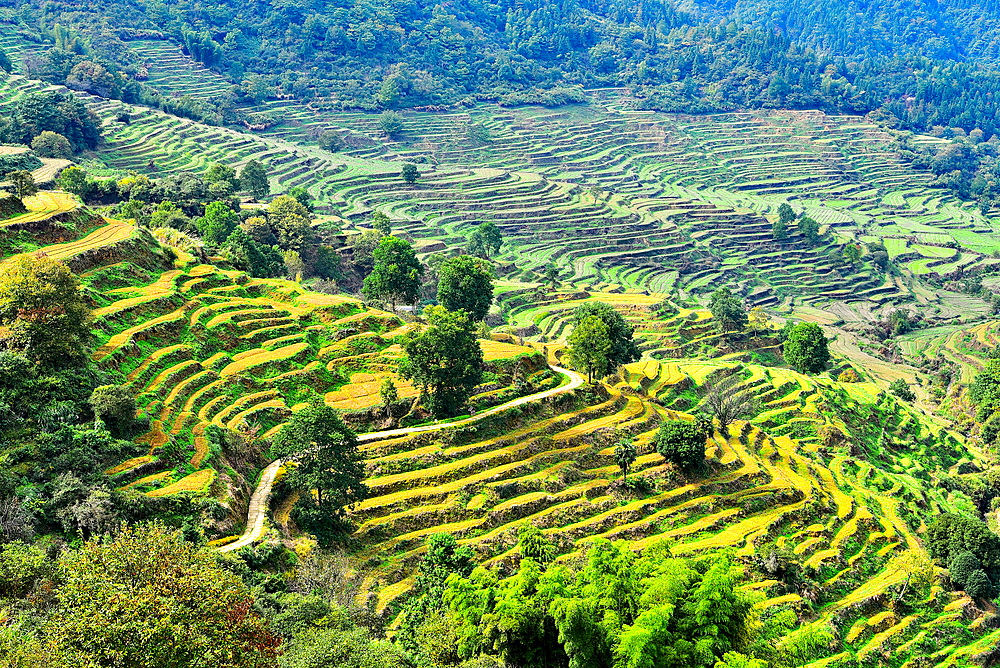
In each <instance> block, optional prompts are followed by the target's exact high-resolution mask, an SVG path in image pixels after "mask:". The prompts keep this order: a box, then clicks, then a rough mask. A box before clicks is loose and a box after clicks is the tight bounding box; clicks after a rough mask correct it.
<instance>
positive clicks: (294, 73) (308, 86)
mask: <svg viewBox="0 0 1000 668" xmlns="http://www.w3.org/2000/svg"><path fill="white" fill-rule="evenodd" d="M683 7H684V9H680V8H678V7H676V6H674V5H673V4H671V3H657V2H645V1H637V0H615V1H613V2H589V1H588V2H564V3H556V2H547V1H545V0H533V1H531V2H516V3H515V2H511V1H502V2H496V3H481V2H456V3H447V4H435V3H430V2H408V3H404V2H391V1H390V2H383V3H378V4H376V5H372V4H371V3H367V2H365V3H361V2H355V3H320V2H317V3H313V4H310V5H306V4H292V3H287V4H286V3H281V4H279V3H276V2H254V3H242V2H236V1H235V0H225V1H224V2H219V3H198V2H194V3H185V4H179V5H167V4H162V3H154V2H150V1H149V0H141V1H140V2H137V3H135V4H131V3H124V2H118V1H116V0H112V1H110V2H107V3H104V4H102V5H100V6H98V5H91V6H90V7H89V8H85V7H81V6H80V5H78V4H76V3H52V2H45V3H41V2H35V3H31V2H25V3H17V5H15V6H14V7H8V8H7V9H5V10H4V13H3V17H4V18H5V19H6V20H7V21H8V22H9V23H11V24H12V26H11V27H12V28H14V29H15V30H16V31H17V33H18V34H19V35H20V37H19V39H20V40H22V41H23V40H27V41H29V42H34V43H37V44H39V45H40V47H41V48H39V49H38V50H36V51H33V52H32V54H31V56H30V57H29V58H26V59H24V60H23V62H21V63H20V65H19V66H20V68H21V70H22V71H23V72H24V73H27V74H31V75H34V76H38V77H40V78H42V79H45V80H48V81H52V82H54V83H65V84H67V85H69V86H70V87H74V88H78V89H82V90H88V91H91V92H98V94H101V95H104V96H111V97H120V98H122V99H125V100H143V101H146V102H149V103H152V104H156V105H159V106H161V108H166V109H168V110H170V111H174V112H179V113H182V114H184V115H188V116H192V117H196V118H200V119H205V120H211V121H212V122H215V123H233V122H240V121H241V120H243V119H242V117H241V116H240V114H239V113H237V112H236V111H235V109H236V107H237V106H239V105H240V104H241V103H245V102H248V101H250V102H254V103H259V102H260V101H262V100H264V99H266V98H268V97H274V96H276V95H288V96H294V97H296V98H299V99H302V100H306V101H311V102H312V103H313V105H314V106H316V107H317V108H320V109H330V110H337V109H351V108H353V109H366V110H377V109H389V108H397V107H407V108H408V107H421V106H435V105H455V104H460V105H463V104H470V103H472V102H473V101H475V100H489V101H498V102H500V103H501V104H504V105H517V104H524V103H528V102H532V103H542V104H546V105H560V104H565V103H568V102H578V101H580V100H582V99H584V97H585V95H586V93H585V91H586V90H588V89H593V88H600V87H608V86H613V87H626V88H628V89H630V90H631V91H632V93H633V95H634V100H633V105H634V106H636V107H638V108H644V109H659V110H664V111H679V112H692V113H704V112H720V111H733V110H738V109H757V108H794V109H822V110H826V111H834V112H848V113H861V114H864V113H868V112H870V111H874V110H882V112H881V117H882V118H883V119H885V120H887V121H888V122H889V123H890V124H892V125H895V124H899V125H902V126H904V127H907V128H913V129H917V130H926V129H929V128H930V127H932V126H934V125H942V126H949V125H950V126H955V127H961V128H963V129H965V130H966V131H969V130H972V129H973V128H975V127H978V128H980V129H981V130H983V132H985V133H986V136H987V137H989V136H990V135H991V134H993V133H994V131H995V129H996V127H997V124H998V120H997V117H996V114H997V107H996V103H995V96H996V94H997V91H998V90H1000V75H998V74H997V73H996V72H995V71H994V70H993V64H994V60H995V57H996V52H997V46H996V44H995V43H994V42H995V39H994V37H992V36H993V35H995V31H994V30H993V27H994V25H995V23H996V19H995V12H994V10H993V9H992V8H991V7H990V6H988V5H986V6H980V5H978V4H977V5H968V6H958V5H956V6H954V7H949V6H947V5H938V4H936V3H929V2H928V3H914V4H907V5H905V6H902V7H898V6H896V5H891V4H890V3H872V4H867V5H864V6H859V7H853V6H845V5H841V4H838V3H833V2H826V3H824V2H809V3H806V2H793V3H790V4H788V3H768V2H765V1H761V2H752V3H736V4H735V5H729V4H726V3H717V4H713V3H700V4H699V3H696V4H695V5H693V6H687V5H684V6H683ZM150 38H152V39H171V40H175V41H176V42H178V43H180V44H181V45H183V47H184V49H185V50H186V52H187V53H189V54H190V55H192V56H193V57H194V58H195V59H196V60H198V61H200V62H201V63H203V64H204V65H205V66H206V67H208V68H211V69H213V70H216V71H218V72H219V73H222V74H223V75H225V76H226V77H227V78H228V79H229V80H230V81H231V82H232V83H233V84H234V87H233V89H232V90H231V91H229V92H227V93H222V94H220V95H218V96H216V97H213V98H212V99H211V100H201V101H196V100H194V99H191V98H188V99H177V98H171V97H169V96H167V95H165V94H164V93H163V92H162V91H158V90H156V87H155V86H153V85H143V81H144V79H145V78H146V69H147V65H148V64H149V63H148V62H147V61H146V60H144V56H143V55H141V53H140V52H139V51H138V50H137V49H135V48H133V40H136V39H150ZM50 47H51V48H50Z"/></svg>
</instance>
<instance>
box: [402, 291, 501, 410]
mask: <svg viewBox="0 0 1000 668" xmlns="http://www.w3.org/2000/svg"><path fill="white" fill-rule="evenodd" d="M424 317H425V318H426V319H427V328H426V329H424V331H423V332H421V333H420V334H417V335H415V336H411V337H409V338H408V339H407V340H406V341H405V342H404V343H403V350H404V351H405V352H406V357H405V358H404V359H403V362H402V364H400V375H402V377H403V378H407V379H411V380H413V382H414V383H415V384H417V385H419V386H420V387H421V388H423V391H424V392H425V393H426V394H427V395H428V400H429V402H430V409H431V410H432V411H433V412H434V414H435V415H437V416H438V417H450V416H452V415H455V414H456V413H457V412H458V411H459V409H460V408H461V407H462V406H463V405H464V404H465V402H466V400H467V399H468V398H469V397H470V396H471V395H472V389H473V388H474V387H475V386H476V385H478V384H479V383H480V382H481V380H482V377H483V349H482V347H481V346H480V345H479V341H477V340H476V335H475V333H474V332H473V329H472V321H471V320H470V319H469V316H468V314H467V313H465V312H464V311H449V310H448V309H446V308H445V307H443V306H428V307H427V308H426V309H425V310H424Z"/></svg>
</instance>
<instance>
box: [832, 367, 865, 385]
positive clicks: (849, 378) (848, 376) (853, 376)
mask: <svg viewBox="0 0 1000 668" xmlns="http://www.w3.org/2000/svg"><path fill="white" fill-rule="evenodd" d="M860 380H861V378H860V377H859V376H858V372H857V371H855V370H854V369H847V370H846V371H841V372H840V375H839V376H837V381H838V382H841V383H857V382H859V381H860Z"/></svg>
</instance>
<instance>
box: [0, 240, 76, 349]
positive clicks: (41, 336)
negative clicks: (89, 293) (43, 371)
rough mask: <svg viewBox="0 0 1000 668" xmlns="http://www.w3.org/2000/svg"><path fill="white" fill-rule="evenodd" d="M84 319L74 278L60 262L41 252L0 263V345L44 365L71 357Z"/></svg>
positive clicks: (18, 256) (15, 257)
mask: <svg viewBox="0 0 1000 668" xmlns="http://www.w3.org/2000/svg"><path fill="white" fill-rule="evenodd" d="M90 322H91V313H90V309H89V308H87V305H86V303H85V302H84V299H83V295H82V294H81V293H80V281H79V279H78V278H77V277H76V276H75V275H74V274H73V272H71V271H70V270H69V267H67V266H66V265H64V264H62V263H60V262H56V261H55V260H53V259H51V258H49V257H46V256H45V255H43V254H38V255H17V256H14V257H12V258H10V259H8V260H6V261H5V262H3V263H0V348H10V349H12V350H16V351H22V352H24V353H25V354H26V355H27V356H28V357H29V358H31V359H33V360H34V361H36V362H40V363H42V364H45V365H56V364H65V363H67V362H76V361H78V360H79V359H80V357H81V355H82V354H83V350H84V346H85V344H86V342H87V340H88V339H89V337H90Z"/></svg>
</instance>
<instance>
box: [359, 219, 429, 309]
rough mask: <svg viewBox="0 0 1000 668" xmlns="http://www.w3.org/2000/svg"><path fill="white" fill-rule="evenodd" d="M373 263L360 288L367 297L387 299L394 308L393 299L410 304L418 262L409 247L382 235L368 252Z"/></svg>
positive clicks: (417, 279) (417, 293) (415, 292)
mask: <svg viewBox="0 0 1000 668" xmlns="http://www.w3.org/2000/svg"><path fill="white" fill-rule="evenodd" d="M372 257H373V259H374V261H375V266H374V267H373V268H372V271H371V273H370V274H368V276H366V277H365V282H364V286H363V287H362V289H361V291H362V292H363V293H364V295H365V296H366V297H368V298H369V299H387V300H389V302H390V303H391V304H392V310H393V312H395V311H396V302H397V301H399V300H402V301H403V302H405V303H407V304H412V303H414V302H415V301H416V300H417V298H418V297H419V296H420V277H421V276H423V273H424V266H423V265H422V264H420V260H418V259H417V255H416V253H414V252H413V247H412V246H411V245H410V244H408V243H407V242H405V241H403V240H402V239H398V238H396V237H383V238H382V240H381V241H380V242H379V245H378V247H377V248H376V249H375V252H374V253H373V254H372Z"/></svg>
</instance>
